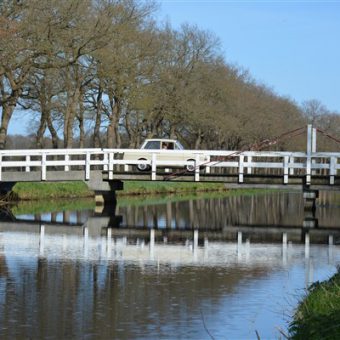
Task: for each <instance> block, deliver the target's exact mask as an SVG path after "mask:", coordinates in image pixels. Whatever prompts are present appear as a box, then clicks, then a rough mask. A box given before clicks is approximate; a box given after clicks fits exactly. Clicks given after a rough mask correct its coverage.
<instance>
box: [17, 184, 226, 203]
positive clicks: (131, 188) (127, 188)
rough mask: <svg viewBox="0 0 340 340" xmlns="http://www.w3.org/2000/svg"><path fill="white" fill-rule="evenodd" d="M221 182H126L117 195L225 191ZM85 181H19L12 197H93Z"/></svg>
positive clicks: (43, 198)
mask: <svg viewBox="0 0 340 340" xmlns="http://www.w3.org/2000/svg"><path fill="white" fill-rule="evenodd" d="M225 190H226V189H225V187H224V185H223V184H221V183H175V182H138V181H133V182H125V183H124V190H122V191H117V196H125V195H152V194H176V193H190V192H210V191H225ZM93 195H94V193H93V192H92V191H91V190H89V189H88V188H87V186H86V184H85V183H84V182H49V183H17V184H16V185H15V186H14V187H13V190H12V197H13V198H15V199H17V200H19V201H24V200H45V199H59V198H63V199H64V198H66V199H70V198H84V197H93Z"/></svg>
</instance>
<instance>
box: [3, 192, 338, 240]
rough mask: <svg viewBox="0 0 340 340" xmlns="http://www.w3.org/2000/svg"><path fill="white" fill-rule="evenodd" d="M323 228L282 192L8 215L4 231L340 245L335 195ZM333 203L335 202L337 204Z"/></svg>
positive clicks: (321, 214)
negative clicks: (310, 223) (312, 223)
mask: <svg viewBox="0 0 340 340" xmlns="http://www.w3.org/2000/svg"><path fill="white" fill-rule="evenodd" d="M320 202H321V203H322V205H321V206H320V207H319V208H318V212H317V215H316V217H317V219H318V221H319V223H318V227H315V228H309V227H304V224H303V221H304V220H305V218H306V217H305V215H304V214H303V213H302V212H301V209H300V206H302V205H303V201H302V198H301V196H300V195H299V194H294V193H287V192H280V193H275V194H273V193H265V194H262V195H249V196H230V197H217V198H210V199H203V198H199V199H191V200H183V201H179V200H175V201H169V200H166V201H165V202H164V203H162V202H161V200H160V202H159V204H140V202H139V203H138V204H135V205H131V204H129V205H127V206H124V205H119V204H118V205H117V206H116V207H115V206H107V207H106V209H105V210H104V211H102V212H101V213H98V212H94V211H92V210H87V211H75V212H70V211H68V212H60V213H55V212H54V213H48V214H40V215H39V214H36V215H31V216H26V215H23V216H19V217H17V218H16V217H14V216H7V218H4V216H2V221H1V222H0V231H26V232H33V233H40V228H41V226H42V225H43V226H44V232H45V233H47V234H74V235H79V236H82V235H87V236H89V237H106V236H108V235H110V237H112V238H113V239H118V238H125V239H126V240H127V244H136V243H140V242H142V243H143V242H144V244H149V243H150V242H151V240H152V239H153V241H154V242H155V243H181V244H186V243H192V242H197V245H198V244H199V245H204V244H206V243H207V242H209V241H214V242H215V241H221V242H222V241H229V242H237V243H240V242H241V243H242V242H251V243H254V242H256V243H260V242H266V243H272V242H276V243H278V242H282V243H283V244H285V243H286V244H288V243H289V242H293V243H306V244H308V243H330V244H332V243H339V242H340V226H339V224H338V221H339V220H340V216H339V215H340V209H339V207H338V206H337V205H335V204H333V203H334V202H336V200H335V199H332V196H330V194H329V193H328V194H327V196H323V195H321V196H320ZM332 202H333V203H332Z"/></svg>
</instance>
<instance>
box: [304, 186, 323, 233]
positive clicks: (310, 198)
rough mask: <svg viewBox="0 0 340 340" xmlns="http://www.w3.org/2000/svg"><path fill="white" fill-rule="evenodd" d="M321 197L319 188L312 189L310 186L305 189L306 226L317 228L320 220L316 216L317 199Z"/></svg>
mask: <svg viewBox="0 0 340 340" xmlns="http://www.w3.org/2000/svg"><path fill="white" fill-rule="evenodd" d="M318 197H319V190H311V189H309V188H308V187H307V188H304V189H303V200H304V212H305V219H304V221H303V227H304V228H316V227H317V226H318V220H317V218H315V211H316V200H317V199H318Z"/></svg>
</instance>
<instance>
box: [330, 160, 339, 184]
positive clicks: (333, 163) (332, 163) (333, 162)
mask: <svg viewBox="0 0 340 340" xmlns="http://www.w3.org/2000/svg"><path fill="white" fill-rule="evenodd" d="M336 162H337V158H336V157H331V158H330V161H329V176H330V177H329V184H330V185H334V176H336V172H337V171H336Z"/></svg>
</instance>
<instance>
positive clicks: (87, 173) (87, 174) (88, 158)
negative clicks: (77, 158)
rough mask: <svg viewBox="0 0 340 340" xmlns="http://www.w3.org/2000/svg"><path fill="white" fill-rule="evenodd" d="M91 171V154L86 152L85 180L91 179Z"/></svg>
mask: <svg viewBox="0 0 340 340" xmlns="http://www.w3.org/2000/svg"><path fill="white" fill-rule="evenodd" d="M90 171H91V154H90V153H89V152H86V158H85V181H88V180H89V179H90Z"/></svg>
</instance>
